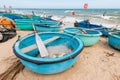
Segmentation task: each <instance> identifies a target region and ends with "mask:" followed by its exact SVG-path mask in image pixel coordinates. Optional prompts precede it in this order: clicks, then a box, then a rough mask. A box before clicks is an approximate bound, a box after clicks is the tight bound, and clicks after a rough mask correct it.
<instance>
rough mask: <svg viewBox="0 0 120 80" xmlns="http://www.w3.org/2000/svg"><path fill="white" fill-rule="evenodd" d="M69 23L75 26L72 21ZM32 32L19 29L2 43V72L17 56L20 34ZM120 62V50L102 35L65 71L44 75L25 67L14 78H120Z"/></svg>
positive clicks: (41, 79) (79, 79)
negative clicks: (15, 53) (16, 42)
mask: <svg viewBox="0 0 120 80" xmlns="http://www.w3.org/2000/svg"><path fill="white" fill-rule="evenodd" d="M65 25H68V23H66V24H65ZM69 25H70V26H73V24H72V23H71V24H69ZM63 27H64V26H63ZM30 33H33V31H17V36H16V37H14V38H12V39H10V40H8V41H6V42H4V43H0V51H1V54H0V65H1V66H0V74H2V73H3V72H4V71H5V70H6V69H7V68H8V67H9V66H10V65H11V64H12V62H14V61H10V60H8V59H10V58H11V56H15V55H14V52H13V48H12V47H13V45H14V43H15V41H16V40H17V39H18V35H20V36H21V37H22V36H25V35H28V34H30ZM5 60H6V61H5ZM119 62H120V51H118V50H115V49H113V48H111V47H110V46H109V45H108V40H107V37H101V38H100V40H99V41H98V42H97V43H96V44H95V45H93V46H90V47H84V49H83V51H82V52H81V53H80V56H79V58H78V60H77V61H76V63H75V64H74V65H73V66H72V67H71V68H69V69H68V70H66V71H64V72H61V73H58V74H52V75H43V74H37V73H34V72H32V71H30V70H28V69H26V68H24V69H23V70H22V71H20V72H19V73H17V74H16V75H15V79H14V80H120V69H119V67H120V63H119ZM8 80H9V79H8Z"/></svg>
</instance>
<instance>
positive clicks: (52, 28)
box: [35, 20, 61, 32]
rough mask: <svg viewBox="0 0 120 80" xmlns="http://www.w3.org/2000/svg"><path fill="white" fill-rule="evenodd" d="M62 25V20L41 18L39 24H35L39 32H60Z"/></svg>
mask: <svg viewBox="0 0 120 80" xmlns="http://www.w3.org/2000/svg"><path fill="white" fill-rule="evenodd" d="M60 25H61V23H60V22H57V21H52V20H41V21H40V23H39V24H35V26H36V30H37V31H38V32H39V31H40V32H59V31H60Z"/></svg>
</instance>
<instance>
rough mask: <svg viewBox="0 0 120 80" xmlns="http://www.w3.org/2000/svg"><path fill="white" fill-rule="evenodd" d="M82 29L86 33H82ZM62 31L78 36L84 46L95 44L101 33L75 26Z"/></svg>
mask: <svg viewBox="0 0 120 80" xmlns="http://www.w3.org/2000/svg"><path fill="white" fill-rule="evenodd" d="M82 30H85V31H86V32H87V33H86V34H84V33H82ZM64 32H66V33H68V34H72V35H74V36H76V37H78V38H79V39H80V40H82V41H83V43H84V46H92V45H94V44H96V43H97V42H98V40H99V38H100V36H101V35H102V33H101V32H99V31H96V30H89V29H85V28H75V27H73V28H65V29H64Z"/></svg>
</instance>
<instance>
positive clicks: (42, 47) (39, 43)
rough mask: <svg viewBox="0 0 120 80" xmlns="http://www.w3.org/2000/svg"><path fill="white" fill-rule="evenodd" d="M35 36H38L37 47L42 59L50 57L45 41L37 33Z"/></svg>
mask: <svg viewBox="0 0 120 80" xmlns="http://www.w3.org/2000/svg"><path fill="white" fill-rule="evenodd" d="M35 35H36V43H37V47H38V50H39V52H40V55H41V57H47V56H48V51H47V49H46V47H45V45H44V43H43V41H42V40H41V38H40V37H39V36H38V34H37V33H35Z"/></svg>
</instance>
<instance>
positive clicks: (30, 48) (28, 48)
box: [21, 36, 60, 53]
mask: <svg viewBox="0 0 120 80" xmlns="http://www.w3.org/2000/svg"><path fill="white" fill-rule="evenodd" d="M58 38H60V37H59V36H55V37H52V38H49V39H47V40H45V41H43V43H44V44H47V43H49V42H52V41H54V40H56V39H58ZM36 48H37V45H36V44H33V45H30V46H28V47H25V48H22V49H21V52H22V53H27V52H30V51H32V50H34V49H36Z"/></svg>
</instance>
